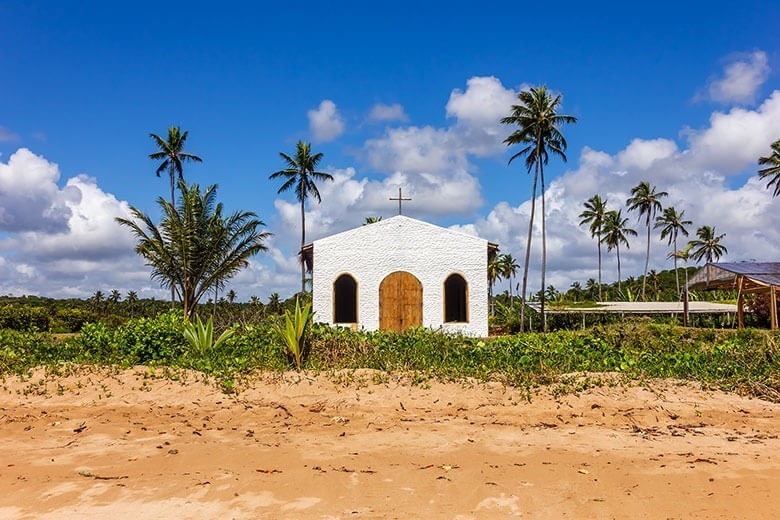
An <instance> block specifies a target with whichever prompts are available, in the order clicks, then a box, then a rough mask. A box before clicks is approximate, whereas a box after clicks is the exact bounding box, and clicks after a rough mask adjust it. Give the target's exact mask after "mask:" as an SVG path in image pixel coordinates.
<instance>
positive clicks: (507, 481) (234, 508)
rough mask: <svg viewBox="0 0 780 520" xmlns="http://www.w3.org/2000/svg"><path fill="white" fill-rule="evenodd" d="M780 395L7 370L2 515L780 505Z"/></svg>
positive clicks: (771, 514) (595, 512) (654, 510)
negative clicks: (223, 385)
mask: <svg viewBox="0 0 780 520" xmlns="http://www.w3.org/2000/svg"><path fill="white" fill-rule="evenodd" d="M779 431H780V405H778V404H774V403H770V402H766V401H761V400H757V399H747V398H742V397H739V396H736V395H729V394H724V393H721V392H710V391H703V390H700V389H697V388H696V387H695V386H693V385H685V384H674V383H670V382H657V383H653V384H652V385H651V387H623V386H601V387H597V388H591V389H588V390H586V391H583V392H579V393H576V394H566V395H563V396H561V397H557V398H556V397H554V392H553V391H552V389H544V390H542V391H540V392H539V393H538V394H535V395H533V396H532V398H531V401H530V402H529V401H528V400H527V399H526V395H525V393H524V392H523V391H521V390H518V389H514V388H510V387H504V386H503V385H500V384H486V385H483V384H458V383H446V384H445V383H436V382H431V383H425V384H423V385H412V384H410V383H409V382H408V381H405V380H404V379H403V378H398V377H392V376H391V377H387V376H385V375H382V374H375V373H372V372H358V373H344V374H339V375H337V376H332V375H331V376H323V375H319V376H300V375H298V374H285V375H283V376H275V377H272V376H262V377H257V378H255V379H253V380H251V381H249V382H248V383H247V388H245V389H244V390H243V391H242V392H241V393H240V394H239V395H238V396H230V395H226V394H224V393H223V392H221V391H220V390H219V389H218V388H217V387H215V386H214V385H210V384H207V383H204V382H202V381H200V380H199V378H198V376H197V375H195V374H192V373H190V374H184V375H183V379H182V380H179V381H172V380H169V379H162V378H155V377H150V375H149V371H148V369H146V368H144V367H138V368H135V369H131V370H126V371H122V372H118V373H112V372H110V371H108V370H102V371H87V370H81V371H79V372H78V373H77V374H75V375H70V376H68V377H58V378H53V377H46V376H45V375H44V374H43V372H38V373H36V374H34V376H33V377H32V378H31V379H29V380H26V381H21V380H19V379H18V378H16V377H11V378H6V380H5V381H4V382H3V384H2V388H0V439H2V443H0V517H1V518H44V519H46V518H52V519H53V518H57V519H62V518H85V517H90V518H109V517H110V518H112V519H113V520H120V519H124V518H128V519H130V518H132V519H138V518H143V519H145V520H147V519H153V518H173V517H175V518H217V517H220V518H259V517H260V518H262V517H265V518H303V517H306V518H421V517H429V518H430V517H434V518H464V519H465V518H503V517H507V516H518V517H525V518H561V517H567V518H751V519H755V518H777V511H778V508H780V495H778V494H777V493H776V487H777V484H778V482H780V441H778V438H777V434H778V432H779Z"/></svg>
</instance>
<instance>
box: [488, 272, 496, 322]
mask: <svg viewBox="0 0 780 520" xmlns="http://www.w3.org/2000/svg"><path fill="white" fill-rule="evenodd" d="M488 305H489V307H490V315H491V316H495V314H496V308H495V306H494V305H493V282H492V281H490V280H488Z"/></svg>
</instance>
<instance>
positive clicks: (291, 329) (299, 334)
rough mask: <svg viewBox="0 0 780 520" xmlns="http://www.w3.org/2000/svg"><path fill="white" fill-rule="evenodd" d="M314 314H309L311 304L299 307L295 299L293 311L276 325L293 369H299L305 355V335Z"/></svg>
mask: <svg viewBox="0 0 780 520" xmlns="http://www.w3.org/2000/svg"><path fill="white" fill-rule="evenodd" d="M313 317H314V313H313V312H311V303H305V304H304V305H303V307H301V305H300V302H299V301H298V299H297V298H296V299H295V309H293V310H292V311H287V312H286V313H285V314H284V317H283V318H284V319H283V321H282V322H281V323H279V325H278V329H279V335H280V336H281V337H282V342H283V343H284V346H285V347H286V348H287V352H288V353H289V354H290V357H291V358H292V360H293V363H295V369H296V370H300V369H301V362H302V361H303V359H304V356H305V354H306V335H307V333H308V331H309V325H311V321H312V318H313Z"/></svg>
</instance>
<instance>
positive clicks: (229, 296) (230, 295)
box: [227, 289, 238, 305]
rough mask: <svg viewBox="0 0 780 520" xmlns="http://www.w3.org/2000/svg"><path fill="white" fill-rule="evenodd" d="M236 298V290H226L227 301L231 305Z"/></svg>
mask: <svg viewBox="0 0 780 520" xmlns="http://www.w3.org/2000/svg"><path fill="white" fill-rule="evenodd" d="M236 298H238V295H237V294H236V291H234V290H233V289H230V290H229V291H228V292H227V301H228V303H229V304H231V305H233V303H235V301H236Z"/></svg>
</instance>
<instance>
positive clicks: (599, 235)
mask: <svg viewBox="0 0 780 520" xmlns="http://www.w3.org/2000/svg"><path fill="white" fill-rule="evenodd" d="M598 237H599V301H601V230H599V234H598Z"/></svg>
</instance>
